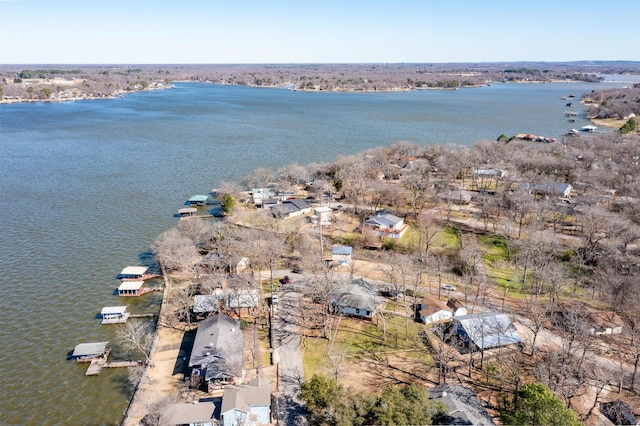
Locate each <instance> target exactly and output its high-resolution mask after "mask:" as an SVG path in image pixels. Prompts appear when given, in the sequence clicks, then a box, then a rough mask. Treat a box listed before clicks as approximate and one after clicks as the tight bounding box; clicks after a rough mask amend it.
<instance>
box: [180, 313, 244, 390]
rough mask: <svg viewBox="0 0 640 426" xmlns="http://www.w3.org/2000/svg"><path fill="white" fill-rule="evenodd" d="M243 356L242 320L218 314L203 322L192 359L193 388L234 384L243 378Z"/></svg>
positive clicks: (190, 362) (197, 334) (194, 344)
mask: <svg viewBox="0 0 640 426" xmlns="http://www.w3.org/2000/svg"><path fill="white" fill-rule="evenodd" d="M243 355H244V337H243V336H242V332H241V331H240V321H238V320H235V319H233V318H231V317H228V316H227V315H221V314H218V315H215V316H213V317H211V318H208V319H206V320H204V321H202V322H200V323H199V324H198V331H197V332H196V338H195V341H194V342H193V349H192V350H191V357H190V358H189V368H191V369H192V370H191V385H192V386H194V387H200V386H203V385H204V386H205V387H206V388H207V389H209V387H210V386H211V385H212V384H220V385H221V384H228V383H234V382H235V381H236V380H237V378H238V377H240V376H241V375H242V360H243Z"/></svg>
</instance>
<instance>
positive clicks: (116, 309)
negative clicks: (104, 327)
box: [100, 306, 129, 324]
mask: <svg viewBox="0 0 640 426" xmlns="http://www.w3.org/2000/svg"><path fill="white" fill-rule="evenodd" d="M100 316H101V317H102V322H101V324H122V323H125V322H127V319H129V312H127V307H126V306H105V307H104V308H102V311H101V312H100Z"/></svg>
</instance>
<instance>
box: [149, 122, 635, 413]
mask: <svg viewBox="0 0 640 426" xmlns="http://www.w3.org/2000/svg"><path fill="white" fill-rule="evenodd" d="M639 144H640V136H639V135H638V134H637V133H629V134H626V135H622V134H620V133H619V132H615V131H611V132H608V133H599V134H598V133H596V134H589V135H585V136H582V137H579V138H576V137H566V138H565V139H564V140H562V141H561V142H559V143H554V144H548V143H538V142H530V141H523V140H518V139H511V140H509V141H496V142H480V143H478V144H476V145H475V146H472V147H462V146H433V145H427V146H419V145H416V144H413V143H408V142H397V143H395V144H393V145H391V146H389V147H379V148H374V149H370V150H367V151H366V152H362V153H359V154H356V155H351V156H338V158H337V159H336V160H335V161H333V162H331V163H326V164H309V165H305V166H302V165H290V166H287V167H283V168H281V169H279V170H277V171H272V170H268V169H264V168H263V169H258V170H256V171H255V172H254V173H253V174H251V175H250V176H247V177H246V178H245V179H243V181H242V182H241V183H240V184H238V183H230V182H225V183H222V184H221V186H220V188H218V189H217V190H216V194H218V195H219V196H221V195H223V194H224V195H226V196H227V199H228V197H229V196H231V197H233V199H234V200H235V202H234V203H230V204H229V206H230V211H229V212H228V215H227V216H226V217H225V218H224V220H223V221H218V222H214V223H210V222H206V221H203V220H197V219H190V220H183V221H181V222H180V224H179V225H178V227H177V228H175V229H172V230H169V231H167V232H165V233H163V234H162V235H161V236H160V237H159V238H158V239H157V241H156V242H155V243H154V245H153V250H154V252H155V253H156V255H157V256H158V258H159V259H160V260H161V261H162V262H163V264H164V265H165V266H166V267H167V268H169V269H171V270H173V271H174V272H175V273H177V274H178V276H182V277H190V278H186V281H185V282H186V283H187V287H188V289H189V290H188V292H187V293H186V296H185V297H183V298H180V301H176V306H178V305H179V306H180V308H179V309H178V310H179V312H180V313H179V314H177V316H176V321H178V320H180V319H182V321H186V320H185V318H190V316H191V313H190V297H191V296H192V295H194V294H209V293H211V291H213V289H215V288H223V287H229V288H235V289H258V290H259V291H260V292H261V293H262V294H263V296H261V298H260V299H261V301H260V303H266V302H265V301H266V300H267V295H269V294H271V293H272V292H273V291H275V288H276V287H277V286H278V285H282V284H281V283H277V282H275V280H274V271H276V270H288V269H291V268H293V267H295V268H296V269H299V270H304V280H303V281H302V282H303V283H304V284H302V287H301V288H300V291H301V292H302V294H303V302H304V305H303V306H304V308H303V309H302V310H301V312H299V313H297V314H296V313H293V312H292V313H291V318H290V320H291V321H294V322H295V323H296V324H298V325H299V326H300V327H301V329H302V330H303V335H305V336H306V337H307V338H308V339H311V340H309V342H319V341H326V342H327V349H326V350H325V349H322V348H323V346H320V347H317V346H316V347H314V350H313V352H315V353H316V354H319V355H318V356H319V357H320V358H323V359H325V361H319V362H320V365H325V367H323V368H320V370H319V371H315V372H316V373H319V374H324V375H327V376H333V377H335V378H336V379H338V378H339V384H340V386H341V387H345V388H351V387H355V388H361V387H362V385H363V384H362V383H360V384H359V383H358V380H363V379H362V376H359V377H360V378H354V377H351V376H349V375H348V374H347V373H346V372H347V370H358V368H359V367H357V365H358V362H359V361H358V360H361V359H362V358H361V357H365V358H366V359H367V360H368V362H369V363H371V362H375V364H376V365H380V368H381V371H383V370H384V371H386V373H384V374H382V373H381V377H380V379H381V381H380V383H382V384H384V383H387V385H388V384H389V383H394V382H395V383H398V381H399V380H400V381H401V382H403V381H406V383H412V382H416V383H432V384H438V383H440V384H441V383H446V382H447V381H451V380H456V381H460V380H464V381H466V383H468V384H469V385H471V386H472V387H474V389H476V390H477V391H478V392H480V393H482V395H483V398H485V399H486V400H488V401H491V402H492V403H493V405H494V406H495V407H496V409H497V411H499V412H501V413H502V414H503V421H510V420H509V419H523V418H525V417H521V416H525V414H523V413H521V412H519V411H518V406H517V401H518V397H517V395H520V396H523V395H525V394H521V393H522V392H523V391H524V389H525V388H523V386H525V385H526V384H527V383H532V382H535V383H540V384H542V385H544V386H545V387H546V388H548V389H549V390H550V391H551V392H552V393H553V395H555V397H554V398H558V400H559V401H562V403H564V405H565V406H567V407H571V408H573V409H575V410H576V411H577V413H578V414H579V416H580V418H581V420H583V421H591V420H593V418H592V415H593V413H594V410H596V408H597V407H598V406H599V404H600V403H601V402H607V401H611V400H617V399H621V400H626V401H629V402H630V403H631V406H633V404H634V403H637V402H638V401H640V397H639V389H640V383H639V381H640V379H639V378H638V366H639V364H640V320H639V319H640V308H639V306H640V149H639V148H638V147H639V146H640V145H639ZM250 188H270V189H271V190H273V191H274V192H280V193H289V194H293V197H294V198H305V199H309V201H310V202H312V203H317V204H322V205H332V206H333V211H334V214H335V219H333V223H332V226H331V228H330V229H321V228H319V227H318V226H317V225H313V224H312V223H311V222H310V221H309V220H308V218H307V217H300V218H293V219H281V218H278V217H275V216H274V215H273V214H272V213H271V211H270V210H269V209H266V208H259V207H256V206H255V205H254V204H253V203H247V201H248V200H249V197H250V196H249V194H248V193H247V192H246V191H247V190H248V189H250ZM560 188H561V189H562V190H560ZM336 203H340V204H339V207H336ZM231 205H233V207H231ZM380 210H385V211H390V212H393V214H394V215H396V216H400V217H402V218H404V219H405V220H406V221H407V222H408V223H409V225H410V231H409V232H408V233H407V235H406V236H404V237H402V238H400V239H392V238H386V239H382V240H380V239H379V238H378V239H376V237H375V236H372V235H371V234H369V233H367V232H365V228H364V227H363V226H362V225H363V223H364V221H365V219H366V218H367V217H368V216H370V215H371V214H373V213H374V212H377V211H380ZM335 244H340V245H347V246H352V247H353V248H354V254H353V256H354V258H355V259H356V261H355V262H353V263H352V264H350V265H349V266H347V267H346V269H345V268H344V267H343V268H342V269H341V270H340V271H337V270H336V269H335V268H333V267H332V266H331V265H330V264H329V263H327V253H328V250H330V247H331V246H332V245H335ZM375 246H378V247H381V248H382V250H371V249H370V248H371V247H375ZM207 253H218V254H219V255H220V256H221V258H222V262H218V263H215V264H211V263H209V264H208V265H203V264H202V262H201V260H202V256H203V255H205V254H207ZM237 258H246V259H249V262H250V265H251V266H250V268H249V269H247V270H245V271H243V272H237V271H236V272H234V273H231V272H230V271H232V270H233V265H234V264H235V261H233V260H232V259H237ZM365 264H373V265H376V266H375V268H374V269H372V270H370V271H369V272H366V271H365V270H364V266H362V265H365ZM372 271H373V272H372ZM264 273H267V275H266V276H268V277H269V278H268V279H267V280H266V281H265V280H263V279H264V277H265V274H264ZM356 276H368V277H369V278H375V279H376V280H378V281H380V282H384V283H385V284H386V285H387V286H388V287H389V288H390V289H392V290H394V291H395V293H394V294H401V295H402V297H401V299H399V300H395V301H394V300H392V301H390V302H389V303H390V305H387V308H385V309H383V310H381V311H380V312H377V319H375V318H376V317H374V321H373V324H372V325H371V327H369V326H366V332H365V331H364V330H363V331H362V332H361V333H362V336H378V337H375V338H372V337H370V338H372V339H373V340H372V341H369V342H368V343H366V344H365V343H362V342H361V343H360V345H363V347H367V351H366V352H363V353H362V354H360V355H358V356H357V357H355V358H353V357H354V355H350V356H347V357H345V356H344V355H339V356H338V355H336V354H341V353H343V352H342V349H341V348H342V347H343V346H344V344H345V341H344V340H343V336H342V337H341V335H342V329H344V327H352V328H353V327H356V328H359V327H362V325H357V324H358V323H357V322H353V321H354V320H349V319H341V318H342V316H340V315H339V314H338V313H337V312H336V311H335V310H332V309H331V304H332V300H335V294H336V292H337V288H338V287H339V286H340V285H341V283H344V282H345V280H350V279H353V278H354V277H356ZM447 282H449V283H454V284H455V285H456V286H457V291H458V293H459V294H460V296H461V297H462V298H463V302H464V305H466V306H468V307H475V308H478V309H480V308H484V309H493V310H498V311H504V312H507V313H509V314H510V315H512V316H514V317H516V318H518V322H519V323H521V324H523V326H524V327H525V329H526V330H528V332H527V337H526V339H525V342H524V345H523V347H522V348H521V350H520V351H512V350H498V351H497V352H495V353H489V352H487V354H485V352H486V351H479V352H478V353H473V352H471V353H470V354H469V353H467V354H462V353H461V352H460V351H459V350H457V349H455V345H453V344H452V343H451V339H450V337H451V335H448V334H447V333H450V331H447V330H446V329H445V328H440V327H435V326H434V327H425V326H423V328H424V329H425V330H426V332H427V333H428V334H431V335H433V336H434V337H435V338H436V340H433V342H439V343H435V344H434V343H428V344H425V340H424V337H420V336H422V334H421V333H418V332H416V331H412V330H415V329H414V328H413V326H410V324H409V322H408V320H406V319H405V316H406V315H408V317H411V316H412V312H413V309H415V306H416V305H417V303H418V301H419V299H420V298H422V297H424V296H427V295H431V296H434V297H437V298H445V296H446V295H445V293H444V291H443V290H442V285H443V284H444V283H447ZM265 283H266V284H265ZM176 300H177V299H176ZM390 306H392V307H393V308H391V307H390ZM390 309H393V310H392V311H389V310H390ZM472 309H474V308H472ZM259 312H263V311H260V309H258V311H257V313H256V314H250V313H246V312H243V311H241V310H238V311H237V312H236V314H237V315H238V316H240V317H241V318H243V317H246V318H254V317H255V315H261V314H259ZM402 313H404V314H402ZM397 314H402V315H401V316H400V317H398V316H397ZM403 315H404V316H403ZM408 317H407V318H408ZM405 320H406V321H407V322H405ZM189 321H190V320H189ZM259 321H262V320H259ZM350 321H351V322H350ZM345 324H348V326H347V325H345ZM607 324H610V325H611V330H608V329H607V327H609V326H608V325H607ZM616 327H619V331H618V330H616V331H612V330H613V328H616ZM403 329H406V331H405V332H401V331H400V330H403ZM318 339H321V340H318ZM554 342H555V345H554V344H552V343H554ZM309 344H313V345H316V344H317V343H309ZM452 345H453V346H452ZM389 350H393V351H398V350H402V351H410V352H413V353H416V354H417V355H416V358H415V359H413V360H412V361H411V363H410V364H403V367H399V366H398V365H399V364H398V362H399V361H398V358H395V357H394V356H392V355H388V354H387V352H388V351H389ZM254 352H256V354H255V355H254V360H255V359H258V358H259V357H260V355H259V354H258V352H259V350H258V349H256V351H254ZM332 353H333V354H334V355H331V354H332ZM419 354H423V355H419ZM403 362H409V361H407V359H405V360H404V361H403ZM346 365H349V368H348V369H347V368H346ZM368 365H371V364H368ZM407 365H411V366H410V367H407ZM390 368H391V369H392V371H395V373H392V372H389V369H390ZM369 369H370V367H369ZM362 374H364V373H362ZM387 375H388V376H387ZM398 375H399V376H398ZM392 377H393V379H392V380H390V381H389V379H390V378H392ZM400 377H402V378H400ZM465 377H466V378H465ZM383 378H384V379H383ZM382 384H381V385H379V386H380V387H379V388H378V389H380V390H382V389H386V387H385V386H386V385H382ZM527 389H528V388H527ZM531 391H532V392H535V395H536V396H535V397H536V398H543V399H545V398H546V399H545V400H546V401H548V403H549V404H551V405H553V406H554V407H556V405H555V404H556V402H554V401H552V400H549V397H548V396H546V394H545V392H546V391H544V389H543V390H540V389H537V388H535V389H534V388H532V389H531ZM532 403H533V402H532ZM514 404H515V405H514ZM523 404H524V402H523ZM551 405H550V406H551ZM636 406H637V404H636ZM343 408H344V407H343ZM554 409H556V408H554ZM316 414H317V413H316ZM349 415H351V414H349ZM371 415H373V414H371ZM563 415H564V414H563ZM567 415H568V416H569V417H567V418H573V417H571V416H573V414H567ZM316 420H318V419H316ZM513 421H516V422H517V420H513ZM572 421H573V420H572ZM318 423H322V421H320V420H318Z"/></svg>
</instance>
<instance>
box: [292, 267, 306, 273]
mask: <svg viewBox="0 0 640 426" xmlns="http://www.w3.org/2000/svg"><path fill="white" fill-rule="evenodd" d="M291 272H293V273H294V274H304V269H303V268H301V267H299V266H296V267H295V268H293V269H292V270H291Z"/></svg>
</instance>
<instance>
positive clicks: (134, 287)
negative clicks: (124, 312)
mask: <svg viewBox="0 0 640 426" xmlns="http://www.w3.org/2000/svg"><path fill="white" fill-rule="evenodd" d="M143 284H144V281H123V282H122V284H120V287H118V296H140V294H142V291H141V290H142V285H143Z"/></svg>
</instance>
